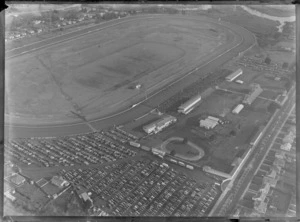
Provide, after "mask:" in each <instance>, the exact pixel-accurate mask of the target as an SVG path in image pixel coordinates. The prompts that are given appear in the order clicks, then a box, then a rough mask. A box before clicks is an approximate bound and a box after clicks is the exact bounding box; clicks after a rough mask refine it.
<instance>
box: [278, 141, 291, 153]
mask: <svg viewBox="0 0 300 222" xmlns="http://www.w3.org/2000/svg"><path fill="white" fill-rule="evenodd" d="M280 148H281V149H282V150H285V151H290V150H291V148H292V145H291V144H290V143H285V144H283V145H281V146H280Z"/></svg>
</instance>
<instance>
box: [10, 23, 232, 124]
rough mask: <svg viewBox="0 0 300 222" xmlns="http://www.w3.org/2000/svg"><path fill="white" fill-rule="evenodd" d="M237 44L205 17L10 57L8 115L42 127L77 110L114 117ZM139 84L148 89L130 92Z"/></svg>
mask: <svg viewBox="0 0 300 222" xmlns="http://www.w3.org/2000/svg"><path fill="white" fill-rule="evenodd" d="M234 41H236V38H235V36H234V35H233V33H232V32H230V31H227V30H226V29H225V28H224V27H222V26H219V25H216V24H214V23H207V22H201V20H192V19H168V18H162V19H147V20H144V19H139V20H135V21H132V22H124V23H121V24H118V25H115V26H113V27H112V28H109V29H105V31H100V32H95V33H91V34H89V35H86V36H84V37H81V38H77V39H74V40H69V41H67V42H64V43H63V44H56V45H54V46H51V47H50V48H47V49H45V50H44V49H42V50H38V51H35V52H32V53H30V54H25V55H21V56H18V57H16V58H12V59H9V60H7V61H6V70H5V71H6V73H7V76H9V77H8V78H6V85H7V86H8V87H7V89H6V102H7V106H6V107H7V109H6V113H7V114H10V115H11V116H18V117H24V118H26V117H27V118H33V119H35V121H36V120H37V121H42V122H43V121H47V119H50V118H51V119H52V121H53V120H55V119H61V118H63V119H64V121H67V120H70V121H71V120H73V121H74V119H76V116H75V117H74V115H72V113H71V111H72V112H74V111H77V112H78V111H80V112H81V113H82V114H83V115H93V114H95V113H97V115H99V112H100V113H101V114H102V115H107V114H109V113H111V111H112V110H114V111H116V110H118V108H119V109H120V108H121V107H123V108H124V106H125V107H126V106H127V107H128V106H129V105H130V104H133V103H134V102H136V101H139V100H140V99H141V98H140V97H141V95H142V96H144V95H145V93H151V92H153V91H155V90H157V89H159V88H161V87H163V86H164V85H166V84H167V83H169V82H170V81H172V80H174V79H176V78H178V77H179V76H181V75H183V74H186V72H183V70H184V69H186V68H187V67H188V68H189V69H192V68H193V67H196V66H197V65H199V64H201V62H202V61H203V60H205V59H207V58H208V57H207V56H209V55H210V54H211V53H213V52H215V53H217V52H218V51H220V50H224V47H225V46H224V44H225V43H227V44H228V43H231V44H233V42H234ZM195 45H196V46H197V47H195ZM16 63H17V64H18V66H13V64H16ZM135 84H141V85H142V88H141V89H140V90H134V89H132V88H130V87H129V86H132V85H135ZM24 92H26V93H24ZM103 107H106V109H105V110H104V109H103ZM99 110H100V111H99ZM35 123H36V122H35Z"/></svg>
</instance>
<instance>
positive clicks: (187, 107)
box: [178, 95, 201, 114]
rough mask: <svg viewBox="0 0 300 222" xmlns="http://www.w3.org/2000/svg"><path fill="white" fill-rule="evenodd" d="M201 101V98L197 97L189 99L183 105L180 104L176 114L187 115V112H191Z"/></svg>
mask: <svg viewBox="0 0 300 222" xmlns="http://www.w3.org/2000/svg"><path fill="white" fill-rule="evenodd" d="M200 101H201V96H200V95H197V96H195V97H193V98H191V99H189V100H188V101H186V102H185V103H184V104H182V105H181V106H179V107H178V112H179V113H183V114H188V113H189V112H191V111H192V110H193V109H194V108H195V107H196V105H197V104H198V103H199V102H200Z"/></svg>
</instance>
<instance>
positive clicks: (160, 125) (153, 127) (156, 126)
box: [143, 116, 177, 134]
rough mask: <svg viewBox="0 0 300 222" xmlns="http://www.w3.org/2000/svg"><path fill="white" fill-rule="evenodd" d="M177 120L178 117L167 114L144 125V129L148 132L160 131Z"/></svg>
mask: <svg viewBox="0 0 300 222" xmlns="http://www.w3.org/2000/svg"><path fill="white" fill-rule="evenodd" d="M176 121H177V119H176V118H175V117H174V116H165V117H163V118H162V119H159V120H157V121H155V122H153V123H150V124H148V125H146V126H144V127H143V130H144V131H145V132H146V133H148V134H151V133H158V132H160V131H162V130H163V129H164V128H166V127H168V126H169V125H171V124H172V123H175V122H176Z"/></svg>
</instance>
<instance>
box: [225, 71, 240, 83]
mask: <svg viewBox="0 0 300 222" xmlns="http://www.w3.org/2000/svg"><path fill="white" fill-rule="evenodd" d="M242 74H243V70H242V69H241V68H240V69H238V70H236V71H235V72H233V73H231V74H230V75H229V76H227V77H226V80H227V81H229V82H232V81H233V80H235V79H236V78H237V77H238V76H240V75H242Z"/></svg>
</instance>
